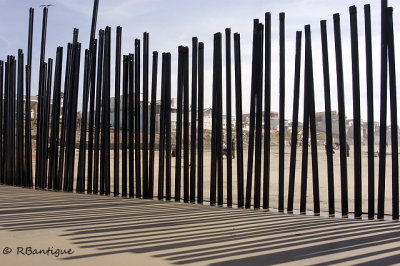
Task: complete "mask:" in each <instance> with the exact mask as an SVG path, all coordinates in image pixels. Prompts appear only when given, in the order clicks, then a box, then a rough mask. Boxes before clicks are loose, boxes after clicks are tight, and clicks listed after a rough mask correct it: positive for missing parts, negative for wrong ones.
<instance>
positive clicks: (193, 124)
mask: <svg viewBox="0 0 400 266" xmlns="http://www.w3.org/2000/svg"><path fill="white" fill-rule="evenodd" d="M197 57H198V40H197V37H193V38H192V106H191V107H192V108H191V121H190V126H191V132H190V192H189V195H190V196H189V197H190V202H191V203H194V202H195V200H196V112H197V60H198V59H197Z"/></svg>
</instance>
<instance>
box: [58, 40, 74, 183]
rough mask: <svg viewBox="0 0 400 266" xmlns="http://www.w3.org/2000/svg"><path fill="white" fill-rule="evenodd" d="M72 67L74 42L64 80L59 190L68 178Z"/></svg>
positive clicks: (70, 45)
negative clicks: (67, 144) (64, 175)
mask: <svg viewBox="0 0 400 266" xmlns="http://www.w3.org/2000/svg"><path fill="white" fill-rule="evenodd" d="M71 69H72V44H71V43H68V48H67V62H66V67H65V81H64V96H63V111H62V120H61V137H60V159H59V163H58V172H57V178H58V181H57V182H58V184H59V187H57V190H61V189H62V187H64V188H65V185H66V179H65V178H64V179H63V173H64V157H65V153H66V151H65V146H66V134H67V132H66V131H67V128H68V127H67V116H68V108H67V107H68V102H69V95H70V79H71Z"/></svg>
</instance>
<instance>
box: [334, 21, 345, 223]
mask: <svg viewBox="0 0 400 266" xmlns="http://www.w3.org/2000/svg"><path fill="white" fill-rule="evenodd" d="M333 23H334V35H335V54H336V75H337V95H338V109H339V110H338V111H339V142H340V186H341V200H342V216H343V217H347V215H348V213H349V208H348V204H349V203H348V189H347V158H346V157H347V145H348V144H347V142H346V114H345V104H344V81H343V56H342V37H341V33H340V15H339V14H334V15H333Z"/></svg>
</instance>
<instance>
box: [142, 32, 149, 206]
mask: <svg viewBox="0 0 400 266" xmlns="http://www.w3.org/2000/svg"><path fill="white" fill-rule="evenodd" d="M148 107H149V33H147V32H145V33H143V113H142V116H143V160H142V171H143V198H145V199H146V198H148V184H149V172H148V169H149V152H148V149H149V147H148V146H149V111H148Z"/></svg>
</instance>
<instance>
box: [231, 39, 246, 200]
mask: <svg viewBox="0 0 400 266" xmlns="http://www.w3.org/2000/svg"><path fill="white" fill-rule="evenodd" d="M233 40H234V53H235V105H236V145H237V149H236V150H237V166H236V167H237V191H238V207H239V208H241V207H243V206H244V193H243V185H244V180H243V176H244V173H243V133H242V68H241V57H240V34H239V33H235V34H234V35H233Z"/></svg>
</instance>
